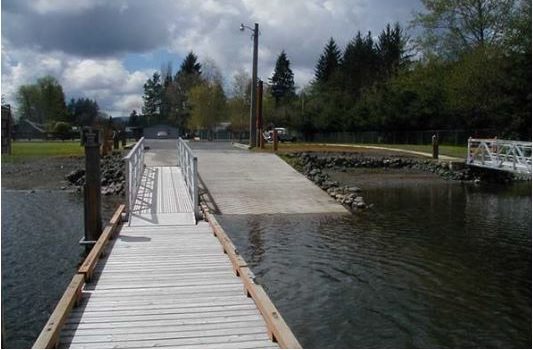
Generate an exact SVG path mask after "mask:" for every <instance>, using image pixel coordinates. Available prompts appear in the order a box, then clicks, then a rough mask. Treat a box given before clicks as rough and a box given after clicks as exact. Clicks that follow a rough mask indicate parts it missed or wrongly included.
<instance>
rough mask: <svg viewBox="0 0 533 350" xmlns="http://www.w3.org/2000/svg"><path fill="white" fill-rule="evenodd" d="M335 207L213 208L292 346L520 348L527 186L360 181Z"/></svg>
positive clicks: (526, 340) (527, 318)
mask: <svg viewBox="0 0 533 350" xmlns="http://www.w3.org/2000/svg"><path fill="white" fill-rule="evenodd" d="M366 188H368V190H367V191H365V193H364V196H365V200H366V201H367V202H369V203H374V205H375V207H374V209H373V210H370V211H367V212H364V213H359V214H357V215H346V216H330V215H328V216H317V215H264V216H227V215H222V216H219V217H218V218H219V220H220V222H221V224H222V225H223V226H224V228H225V229H226V230H227V231H228V233H229V234H230V236H231V237H232V239H233V240H234V242H235V244H236V245H237V247H238V249H239V251H240V252H241V253H242V254H243V255H244V257H245V259H246V260H247V261H248V263H249V264H250V265H251V266H252V269H253V271H254V272H255V273H256V275H257V276H258V280H259V283H262V284H263V285H264V286H265V288H266V289H267V291H268V293H269V295H270V296H271V297H272V299H273V301H274V303H275V304H276V306H278V308H279V309H280V311H281V313H282V314H283V316H284V318H285V319H286V320H287V322H288V323H289V325H290V326H291V328H292V329H293V331H294V332H295V334H296V336H297V337H298V339H299V340H300V341H301V343H302V345H303V346H304V347H326V348H332V347H337V348H350V347H356V348H361V347H362V348H376V347H378V348H390V347H424V348H432V347H530V346H531V194H530V193H531V187H530V184H525V185H515V186H510V187H509V186H508V187H494V186H490V187H489V186H487V187H482V186H474V185H462V184H457V183H448V182H442V181H433V182H431V181H425V182H419V183H416V182H415V183H410V184H409V183H408V184H407V185H405V186H401V185H398V186H395V187H394V188H391V187H387V188H382V187H379V186H375V187H372V186H367V187H366Z"/></svg>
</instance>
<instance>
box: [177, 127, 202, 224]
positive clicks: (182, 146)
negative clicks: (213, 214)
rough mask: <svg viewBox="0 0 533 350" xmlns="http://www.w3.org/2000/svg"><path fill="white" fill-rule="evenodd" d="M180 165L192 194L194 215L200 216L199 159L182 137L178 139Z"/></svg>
mask: <svg viewBox="0 0 533 350" xmlns="http://www.w3.org/2000/svg"><path fill="white" fill-rule="evenodd" d="M178 166H179V167H180V168H181V171H182V173H183V178H184V179H185V184H186V185H187V190H188V191H189V195H190V196H191V200H192V205H193V208H194V215H195V216H196V217H197V218H198V217H200V206H199V194H198V159H197V158H196V156H195V155H194V154H193V152H192V150H191V148H190V147H189V145H188V144H187V143H186V142H185V141H184V140H183V139H182V138H181V137H180V138H179V139H178Z"/></svg>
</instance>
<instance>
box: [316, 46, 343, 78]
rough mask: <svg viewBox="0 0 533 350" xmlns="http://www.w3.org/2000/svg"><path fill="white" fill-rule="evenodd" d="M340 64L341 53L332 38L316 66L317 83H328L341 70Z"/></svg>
mask: <svg viewBox="0 0 533 350" xmlns="http://www.w3.org/2000/svg"><path fill="white" fill-rule="evenodd" d="M340 62H341V52H340V50H339V49H338V48H337V44H336V43H335V40H333V38H330V39H329V42H328V43H327V45H326V47H324V52H323V53H322V55H321V56H320V58H319V59H318V63H317V64H316V67H315V81H316V82H317V83H319V84H325V83H327V82H328V81H329V80H330V79H331V78H332V76H333V74H334V73H335V72H336V71H337V69H338V68H339V65H340Z"/></svg>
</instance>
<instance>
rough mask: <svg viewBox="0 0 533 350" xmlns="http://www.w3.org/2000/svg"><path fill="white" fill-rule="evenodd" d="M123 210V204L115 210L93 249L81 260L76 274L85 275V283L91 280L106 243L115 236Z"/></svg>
mask: <svg viewBox="0 0 533 350" xmlns="http://www.w3.org/2000/svg"><path fill="white" fill-rule="evenodd" d="M125 208H126V206H125V205H124V204H121V205H119V206H118V208H117V210H116V211H115V213H114V214H113V216H112V217H111V220H110V221H109V224H107V225H106V227H105V228H104V230H103V231H102V234H101V235H100V237H99V238H98V240H97V241H96V243H95V244H94V246H93V248H92V249H91V251H90V252H89V254H87V256H86V257H85V259H84V260H83V263H82V264H81V265H80V267H79V269H78V273H81V274H83V275H85V280H86V281H89V280H90V279H91V277H92V273H93V271H94V268H95V267H96V263H97V262H98V259H99V258H100V256H101V255H102V253H103V251H104V248H105V245H106V244H107V241H109V240H110V239H111V238H112V237H113V235H114V234H115V231H116V229H117V227H118V225H119V223H120V218H121V215H122V213H123V212H124V209H125Z"/></svg>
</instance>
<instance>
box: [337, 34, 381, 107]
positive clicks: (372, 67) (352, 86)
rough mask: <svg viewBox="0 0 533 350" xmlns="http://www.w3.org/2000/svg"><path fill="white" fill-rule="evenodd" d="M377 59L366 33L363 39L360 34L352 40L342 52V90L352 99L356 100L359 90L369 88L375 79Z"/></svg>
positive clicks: (370, 38)
mask: <svg viewBox="0 0 533 350" xmlns="http://www.w3.org/2000/svg"><path fill="white" fill-rule="evenodd" d="M377 68H378V57H377V52H376V49H375V47H374V40H373V39H372V35H371V33H370V32H368V34H367V36H365V37H363V36H362V35H361V32H357V35H356V36H355V38H354V39H352V40H351V41H350V42H349V43H348V45H347V46H346V50H344V57H343V60H342V73H343V80H344V88H345V89H346V91H347V92H348V93H349V94H350V95H351V96H352V97H354V98H356V99H357V98H358V97H359V96H360V94H361V90H362V89H364V88H368V87H370V86H371V85H372V84H373V83H374V81H375V77H376V69H377Z"/></svg>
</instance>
